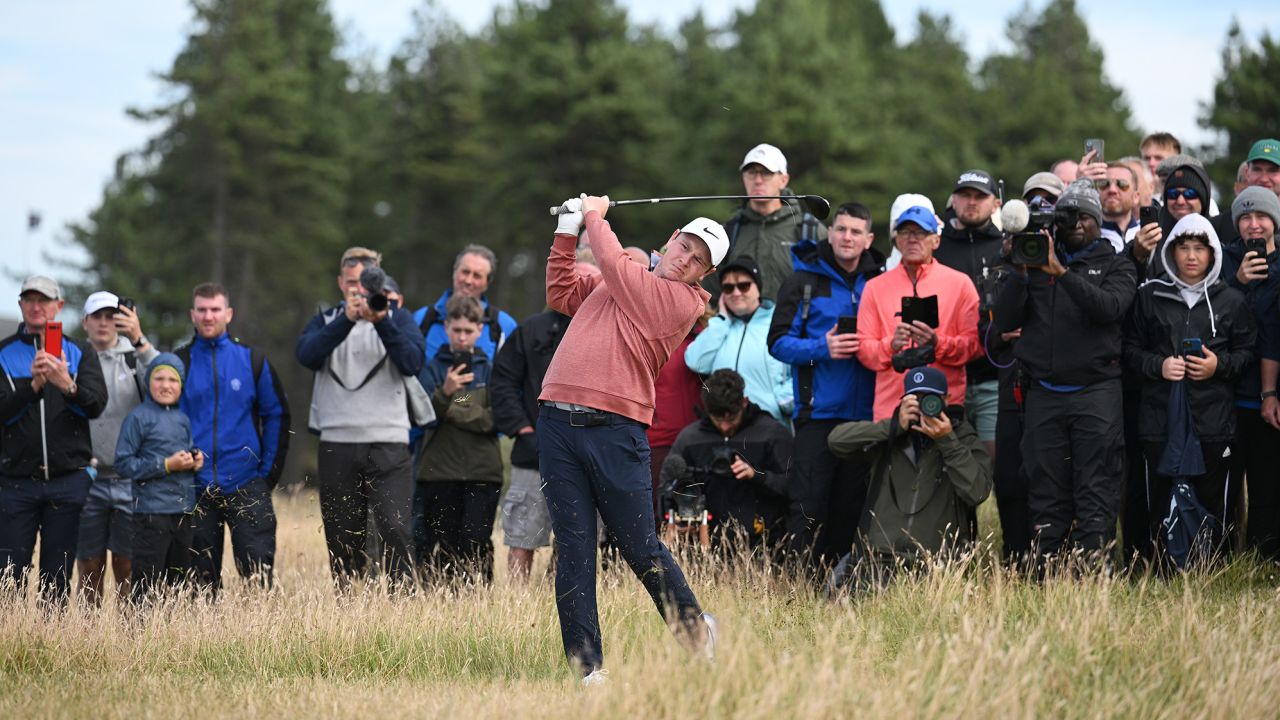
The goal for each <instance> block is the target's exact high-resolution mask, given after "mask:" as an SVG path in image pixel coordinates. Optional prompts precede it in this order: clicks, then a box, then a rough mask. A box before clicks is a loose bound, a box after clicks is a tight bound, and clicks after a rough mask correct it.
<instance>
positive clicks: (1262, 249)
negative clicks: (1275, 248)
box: [1244, 238, 1267, 258]
mask: <svg viewBox="0 0 1280 720" xmlns="http://www.w3.org/2000/svg"><path fill="white" fill-rule="evenodd" d="M1244 251H1245V252H1256V253H1258V257H1260V258H1265V257H1266V256H1267V241H1266V240H1265V239H1264V238H1251V239H1247V240H1245V241H1244Z"/></svg>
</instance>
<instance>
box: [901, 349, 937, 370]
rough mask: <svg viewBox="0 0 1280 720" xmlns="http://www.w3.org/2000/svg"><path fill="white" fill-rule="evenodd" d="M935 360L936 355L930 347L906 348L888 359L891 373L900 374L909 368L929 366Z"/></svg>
mask: <svg viewBox="0 0 1280 720" xmlns="http://www.w3.org/2000/svg"><path fill="white" fill-rule="evenodd" d="M937 359H938V354H937V352H936V351H935V350H934V348H933V346H932V345H925V346H924V347H913V348H907V349H906V350H903V351H902V352H900V353H898V354H897V355H894V356H893V357H892V358H890V360H891V361H892V362H893V371H894V372H900V373H901V372H906V371H908V370H910V369H911V368H915V367H923V366H925V365H931V364H933V363H934V362H936V361H937Z"/></svg>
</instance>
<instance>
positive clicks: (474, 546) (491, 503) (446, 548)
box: [414, 482, 502, 584]
mask: <svg viewBox="0 0 1280 720" xmlns="http://www.w3.org/2000/svg"><path fill="white" fill-rule="evenodd" d="M418 485H419V492H418V497H419V498H420V502H421V511H422V514H421V515H418V516H416V517H415V526H414V540H415V544H416V545H417V547H416V548H415V549H416V550H417V553H418V566H419V567H420V568H421V569H423V570H424V571H426V573H427V574H428V575H431V574H435V575H436V576H444V577H448V578H451V579H454V578H456V579H471V580H473V581H475V582H483V583H486V584H487V583H490V582H492V581H493V521H494V519H495V518H496V517H497V514H498V498H499V495H500V494H501V492H502V484H501V483H493V482H420V483H418ZM415 514H416V513H415ZM419 523H420V525H419ZM419 538H420V539H421V544H418V543H417V541H418V540H419Z"/></svg>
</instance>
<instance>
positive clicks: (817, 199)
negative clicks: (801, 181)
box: [800, 195, 831, 220]
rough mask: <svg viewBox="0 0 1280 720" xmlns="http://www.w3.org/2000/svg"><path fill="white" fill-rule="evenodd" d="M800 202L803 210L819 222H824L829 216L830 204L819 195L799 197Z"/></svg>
mask: <svg viewBox="0 0 1280 720" xmlns="http://www.w3.org/2000/svg"><path fill="white" fill-rule="evenodd" d="M800 202H802V203H804V207H805V209H806V210H808V211H809V213H810V214H812V215H813V216H814V217H816V218H818V219H819V220H826V219H827V216H828V215H830V214H831V203H829V202H827V199H826V198H824V197H822V196H821V195H801V196H800Z"/></svg>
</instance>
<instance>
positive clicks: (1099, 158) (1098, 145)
mask: <svg viewBox="0 0 1280 720" xmlns="http://www.w3.org/2000/svg"><path fill="white" fill-rule="evenodd" d="M1106 146H1107V143H1106V141H1104V140H1103V139H1102V138H1089V139H1087V140H1085V141H1084V154H1085V155H1088V154H1089V151H1090V150H1097V151H1098V154H1097V155H1094V156H1093V162H1106V161H1107V158H1106V157H1105V156H1104V151H1105V150H1106Z"/></svg>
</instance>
